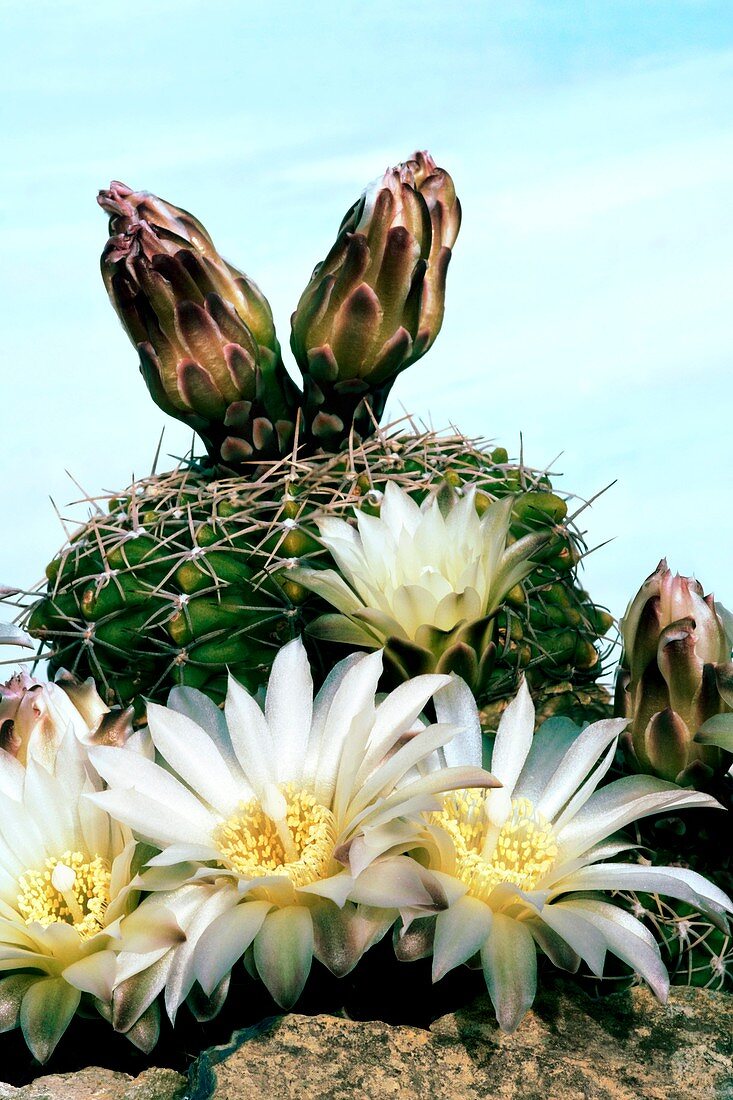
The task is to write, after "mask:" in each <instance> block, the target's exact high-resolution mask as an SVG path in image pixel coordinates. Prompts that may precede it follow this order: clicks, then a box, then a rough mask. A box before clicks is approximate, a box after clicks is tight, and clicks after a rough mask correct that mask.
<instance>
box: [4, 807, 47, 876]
mask: <svg viewBox="0 0 733 1100" xmlns="http://www.w3.org/2000/svg"><path fill="white" fill-rule="evenodd" d="M0 833H2V838H3V840H4V841H5V843H6V845H7V846H8V848H9V849H10V852H11V853H12V854H13V856H14V857H15V858H16V859H18V860H19V861H20V863H21V864H23V865H24V866H25V867H26V868H27V867H40V866H42V864H43V861H44V857H45V855H46V847H45V845H44V843H43V837H42V835H41V832H40V830H39V828H38V826H37V825H36V823H35V821H34V819H33V815H32V814H31V813H29V812H28V810H27V809H26V808H25V806H20V805H15V804H13V803H11V804H10V806H8V807H7V808H6V811H5V813H3V814H2V816H0Z"/></svg>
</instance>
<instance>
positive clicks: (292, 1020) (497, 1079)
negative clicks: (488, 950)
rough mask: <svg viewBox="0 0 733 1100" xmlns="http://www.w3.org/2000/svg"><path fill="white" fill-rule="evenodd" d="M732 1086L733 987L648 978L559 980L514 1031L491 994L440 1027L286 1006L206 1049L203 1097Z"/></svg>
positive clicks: (552, 1094) (592, 1097)
mask: <svg viewBox="0 0 733 1100" xmlns="http://www.w3.org/2000/svg"><path fill="white" fill-rule="evenodd" d="M692 1095H694V1096H695V1098H696V1100H707V1098H728V1100H733V997H730V995H728V994H725V993H713V992H708V991H706V990H695V989H682V988H676V989H673V990H672V992H671V994H670V1000H669V1004H668V1005H667V1006H666V1007H665V1006H663V1005H660V1004H659V1003H658V1002H657V1001H656V1000H655V998H654V997H653V995H652V994H651V993H650V992H649V991H648V990H646V989H632V990H629V991H628V992H626V993H618V994H614V995H613V996H610V997H606V998H604V999H602V1000H592V999H591V998H590V997H588V996H586V995H585V994H584V993H582V992H581V991H580V990H579V989H578V987H577V986H573V985H570V984H559V983H558V984H556V985H553V986H551V987H550V988H548V989H546V990H545V991H544V992H543V993H542V994H541V995H540V996H539V997H538V999H537V1002H536V1004H535V1008H534V1010H533V1011H532V1012H530V1013H528V1015H527V1016H526V1018H525V1019H524V1021H523V1023H522V1024H521V1026H520V1027H519V1029H518V1031H517V1032H516V1033H515V1034H514V1035H504V1034H502V1033H501V1032H500V1031H499V1029H498V1028H497V1026H496V1022H495V1020H494V1016H493V1012H492V1010H491V1005H490V1003H489V1001H488V999H487V998H479V999H478V1000H477V1001H474V1002H473V1004H471V1005H470V1006H469V1007H468V1008H466V1009H463V1010H461V1011H459V1012H456V1013H454V1014H453V1015H450V1016H443V1017H442V1018H441V1019H439V1020H437V1021H436V1022H435V1023H434V1024H433V1026H432V1027H431V1029H430V1030H429V1031H424V1030H420V1029H419V1028H414V1027H390V1026H389V1025H388V1024H384V1023H378V1022H369V1023H362V1022H356V1021H353V1020H346V1019H340V1018H337V1017H333V1016H313V1017H309V1016H298V1015H290V1016H285V1017H274V1018H272V1019H270V1020H266V1021H264V1022H263V1023H262V1024H259V1025H257V1026H256V1027H253V1028H248V1029H246V1030H245V1031H240V1032H237V1034H236V1035H235V1037H234V1039H233V1041H232V1043H231V1045H229V1046H228V1047H217V1048H215V1049H214V1050H211V1051H208V1052H206V1053H205V1054H204V1055H202V1056H201V1058H200V1059H199V1061H198V1063H197V1064H196V1065H195V1066H194V1067H193V1070H192V1074H191V1093H190V1097H191V1100H249V1098H252V1100H261V1098H262V1097H267V1100H290V1098H291V1097H292V1098H296V1097H297V1100H302V1098H303V1097H304V1096H307V1097H313V1098H317V1100H372V1098H376V1100H388V1098H390V1097H394V1098H395V1100H425V1098H427V1097H430V1100H448V1098H455V1100H458V1098H460V1100H479V1098H480V1100H491V1098H494V1097H495V1098H497V1100H513V1098H515V1097H516V1098H517V1100H519V1098H521V1100H567V1097H570V1096H578V1097H584V1098H585V1100H639V1098H640V1097H643V1098H645V1100H671V1098H675V1100H677V1098H679V1097H681V1096H692Z"/></svg>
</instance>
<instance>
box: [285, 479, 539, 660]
mask: <svg viewBox="0 0 733 1100" xmlns="http://www.w3.org/2000/svg"><path fill="white" fill-rule="evenodd" d="M511 509H512V497H511V496H510V497H505V498H504V499H502V500H496V501H494V502H492V503H491V504H490V505H489V507H488V508H487V509H486V511H485V512H484V514H483V515H482V516H481V517H479V515H478V513H477V511H476V499H475V490H474V488H473V487H469V488H466V489H465V490H464V492H463V495H462V496H461V497H459V498H456V499H455V500H454V501H453V502H452V503H451V505H450V506H449V507H448V509H447V512H446V514H445V515H444V514H443V512H442V511H441V506H440V503H439V500H438V497H437V495H435V494H433V495H431V496H429V497H427V498H426V499H425V500H424V501H423V503H422V505H420V506H418V505H417V504H416V503H415V501H414V500H413V499H412V498H411V497H410V496H409V494H408V493H406V492H405V491H404V490H403V489H400V488H399V486H397V485H396V484H395V483H394V482H391V481H390V482H388V483H387V486H386V489H385V492H384V498H383V500H382V506H381V512H380V515H379V518H376V517H375V516H371V515H369V514H368V513H367V512H364V511H357V513H356V524H357V526H356V527H353V526H352V525H351V524H349V523H347V522H346V521H345V520H342V519H336V518H334V517H326V518H324V519H322V520H320V521H319V525H318V526H319V530H320V535H321V540H322V542H323V544H324V546H326V547H327V548H328V550H329V551H330V553H331V555H332V556H333V558H334V560H335V562H336V564H337V566H338V568H339V571H340V572H336V571H335V570H333V569H312V568H301V569H297V570H295V571H294V573H293V576H294V578H295V579H296V580H298V581H299V582H300V583H301V584H303V585H305V586H306V587H307V588H311V589H312V590H313V591H314V592H316V593H318V595H319V596H322V597H323V598H324V599H325V600H327V601H328V602H329V603H331V604H333V605H334V607H336V608H337V609H338V611H339V612H340V614H338V615H324V616H322V617H321V618H320V619H319V620H317V622H316V623H315V624H314V625H313V627H312V628H311V629H312V630H313V633H314V634H316V635H317V636H318V637H322V638H328V639H330V640H332V641H341V642H349V643H351V644H355V645H360V646H364V647H367V648H376V647H379V646H382V645H384V643H385V641H387V640H388V639H393V638H396V639H399V640H401V641H403V642H408V643H410V644H411V645H414V646H418V647H420V648H421V649H423V650H425V651H427V652H429V653H433V654H434V655H435V657H437V658H439V657H440V656H441V654H442V653H443V652H444V651H445V650H446V649H447V648H448V647H449V646H450V645H452V644H453V643H455V642H456V641H457V640H459V639H458V632H459V631H460V629H461V628H465V627H466V626H470V625H471V624H475V623H477V622H480V621H481V620H484V619H486V618H487V617H489V616H491V615H492V614H493V613H494V612H495V611H496V610H497V608H498V607H499V606H500V604H501V602H502V600H503V599H504V597H505V596H506V594H507V592H509V590H510V589H511V588H513V587H514V585H515V584H517V583H518V582H519V581H521V580H522V579H523V578H524V577H525V576H526V575H527V574H528V573H529V572H530V570H531V568H532V563H531V562H529V561H528V560H527V559H528V557H529V555H530V554H531V553H532V552H533V551H535V550H536V549H537V548H538V547H539V546H540V545H542V544H543V543H544V542H545V541H546V538H547V536H546V535H528V536H526V537H525V538H523V539H520V540H519V541H518V542H515V543H513V544H512V545H511V546H507V537H508V534H509V524H510V519H511ZM472 640H473V639H471V641H472ZM477 656H478V658H480V657H481V653H478V655H477Z"/></svg>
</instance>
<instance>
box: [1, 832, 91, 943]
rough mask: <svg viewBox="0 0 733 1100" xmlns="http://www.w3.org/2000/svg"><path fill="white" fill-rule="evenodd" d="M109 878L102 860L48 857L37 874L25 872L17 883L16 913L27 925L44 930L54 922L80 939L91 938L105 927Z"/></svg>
mask: <svg viewBox="0 0 733 1100" xmlns="http://www.w3.org/2000/svg"><path fill="white" fill-rule="evenodd" d="M110 881H111V874H110V868H109V863H108V862H107V860H106V859H103V858H102V857H101V856H93V857H91V858H90V857H89V856H88V855H86V854H84V853H83V852H64V853H63V855H61V856H60V857H59V858H55V857H53V856H51V857H49V858H48V859H47V860H46V862H45V864H44V866H43V867H42V868H40V869H39V870H29V871H26V872H25V874H24V875H22V876H21V877H20V878H19V880H18V887H19V892H18V901H17V905H18V912H19V913H20V915H21V917H23V919H24V920H25V922H26V924H30V923H31V922H32V921H38V923H39V924H42V925H43V926H44V928H47V927H48V926H49V925H50V924H55V923H56V922H57V921H63V922H64V924H71V925H73V926H74V928H75V929H76V930H77V932H78V933H79V935H80V936H82V937H83V938H85V939H86V938H87V937H89V936H93V935H94V934H95V933H96V932H99V931H100V930H101V929H102V928H103V927H104V914H105V911H106V909H107V906H108V905H109V888H110Z"/></svg>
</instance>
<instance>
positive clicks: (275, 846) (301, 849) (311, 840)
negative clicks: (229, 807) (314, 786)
mask: <svg viewBox="0 0 733 1100" xmlns="http://www.w3.org/2000/svg"><path fill="white" fill-rule="evenodd" d="M282 794H283V797H284V800H285V807H286V808H285V813H284V816H283V817H282V818H279V819H277V820H274V819H273V818H271V817H268V815H267V814H266V813H265V811H264V810H263V809H262V806H261V804H260V802H259V801H258V800H257V799H253V800H252V801H251V802H247V803H246V804H245V803H243V804H241V805H240V806H238V807H237V809H236V810H235V811H234V813H233V814H232V815H231V817H229V818H228V819H227V820H226V821H225V822H224V823H223V824H222V825H220V826H219V827H218V829H217V830H216V832H215V833H214V843H215V844H216V846H217V847H218V849H219V851H220V852H221V854H222V858H223V859H224V861H225V862H226V863H228V864H229V865H230V866H231V867H232V868H233V869H234V870H235V871H238V872H239V874H240V875H244V876H245V877H247V878H257V877H259V876H260V875H268V874H272V873H273V872H276V873H278V874H286V875H287V876H288V878H290V879H291V880H292V882H293V884H294V885H295V886H307V885H308V884H309V883H311V882H315V881H316V880H317V879H320V878H325V877H326V875H327V873H328V866H329V863H330V861H331V856H332V855H333V849H334V846H335V844H336V820H335V818H334V816H333V814H332V813H331V811H330V810H328V809H326V807H325V806H321V805H320V804H319V803H318V802H316V800H315V798H314V797H313V795H311V794H309V793H308V792H307V791H303V790H299V789H297V788H295V787H294V786H293V785H292V784H287V785H286V786H285V787H283V789H282Z"/></svg>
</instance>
